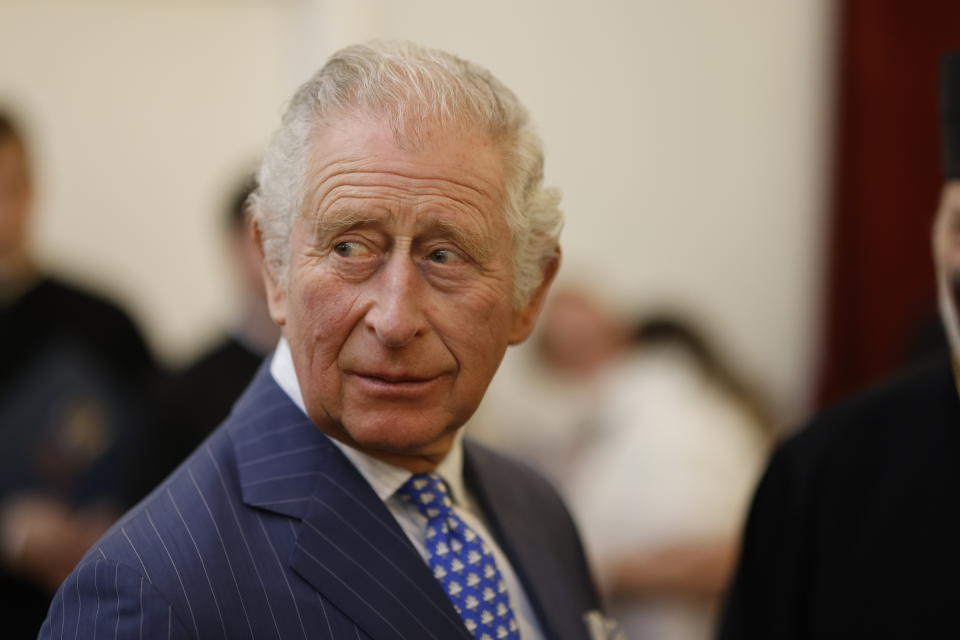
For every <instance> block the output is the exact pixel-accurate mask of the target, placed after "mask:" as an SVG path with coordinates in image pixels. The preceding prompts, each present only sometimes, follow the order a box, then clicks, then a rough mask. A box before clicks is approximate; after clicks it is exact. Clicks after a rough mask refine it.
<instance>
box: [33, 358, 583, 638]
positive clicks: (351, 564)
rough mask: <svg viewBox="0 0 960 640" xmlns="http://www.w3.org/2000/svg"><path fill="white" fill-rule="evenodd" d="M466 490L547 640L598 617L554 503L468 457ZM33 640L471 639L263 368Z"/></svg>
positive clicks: (574, 538) (66, 590)
mask: <svg viewBox="0 0 960 640" xmlns="http://www.w3.org/2000/svg"><path fill="white" fill-rule="evenodd" d="M464 457H465V462H464V474H465V477H466V481H467V483H468V485H469V486H470V488H471V490H472V491H473V492H474V493H475V494H476V496H477V499H478V501H479V503H480V504H481V506H482V508H483V509H484V510H485V513H486V515H487V517H488V520H489V523H490V525H491V530H492V532H493V535H495V536H496V537H497V539H498V541H499V542H500V544H501V545H502V548H503V550H504V552H505V553H506V554H507V556H508V557H509V558H510V561H511V563H512V564H513V566H514V569H515V570H516V572H517V574H518V577H519V578H520V580H521V581H522V582H523V584H524V586H525V588H526V590H527V593H528V595H529V597H530V599H531V602H532V604H533V607H534V609H535V611H536V613H537V616H538V618H539V621H540V623H541V626H542V627H543V629H544V631H545V633H546V635H547V636H548V637H549V638H557V639H560V640H579V639H583V638H587V637H588V635H587V630H586V628H585V626H584V623H583V621H582V615H583V613H584V612H585V611H586V610H592V609H596V608H597V606H598V605H597V597H596V593H595V590H594V588H593V585H592V582H591V580H590V576H589V572H588V569H587V564H586V561H585V559H584V555H583V551H582V548H581V545H580V540H579V538H578V535H577V532H576V530H575V528H574V525H573V523H572V521H571V519H570V517H569V515H568V514H567V511H566V509H565V508H564V506H563V504H562V503H561V501H560V499H559V498H558V497H557V495H556V494H555V493H554V491H553V489H552V488H551V487H550V486H549V485H548V484H547V483H546V482H545V481H544V480H542V479H541V478H540V477H539V476H538V475H536V474H534V473H533V472H532V471H530V470H528V469H527V468H526V467H524V466H522V465H519V464H517V463H515V462H512V461H510V460H508V459H506V458H504V457H502V456H500V455H498V454H495V453H493V452H492V451H490V450H488V449H485V448H482V447H480V446H479V445H477V444H474V443H466V445H465V456H464ZM40 637H41V638H60V637H69V638H101V637H103V638H115V637H119V638H131V637H138V638H139V637H143V638H202V639H203V640H207V639H209V638H229V639H230V640H234V639H238V638H256V639H257V640H260V639H262V638H284V639H286V638H336V639H341V638H350V639H354V638H360V639H367V638H370V639H372V640H390V639H394V638H406V639H409V640H423V639H427V638H433V639H437V640H446V639H456V638H462V639H464V640H466V639H468V638H470V637H471V636H470V634H469V633H468V632H467V630H466V629H465V627H464V625H463V623H462V621H461V620H460V618H459V616H458V615H457V613H456V611H455V610H454V609H453V606H452V605H451V603H450V601H449V599H448V598H447V596H446V594H445V593H444V591H443V589H442V587H441V586H440V584H439V583H438V582H437V581H436V580H435V579H434V577H433V575H432V573H431V571H430V569H429V567H428V566H427V564H426V563H425V562H424V561H423V559H422V558H421V556H420V555H419V554H418V553H417V551H416V550H415V548H414V547H413V545H412V544H411V543H410V541H409V540H408V539H407V537H406V536H405V535H404V533H403V531H402V530H401V529H400V526H399V525H398V524H397V522H396V520H395V519H394V518H393V517H392V516H391V515H390V513H389V511H388V510H387V508H386V506H385V505H384V504H383V502H382V501H381V500H380V499H379V498H378V497H377V496H376V494H375V493H374V491H373V489H372V488H371V487H370V485H369V484H368V483H367V482H366V481H365V480H364V479H363V477H362V476H361V475H360V474H359V472H358V471H357V470H356V469H355V468H354V467H353V465H352V464H351V463H350V462H349V461H348V460H347V459H346V458H345V457H344V456H343V454H342V453H341V452H340V451H339V450H338V449H337V447H336V446H335V445H334V444H333V443H332V442H331V441H330V440H329V439H328V438H327V436H325V435H324V434H323V433H322V432H321V431H320V430H319V429H318V428H317V427H316V426H315V425H313V424H312V423H311V422H310V421H309V419H308V418H307V417H306V416H304V414H303V413H302V412H301V411H300V410H299V409H298V408H297V407H296V406H295V405H294V404H293V402H291V400H290V399H289V397H288V396H287V395H286V394H285V393H284V392H283V391H282V390H281V389H280V388H279V387H278V386H277V384H276V383H275V382H274V380H273V378H272V377H271V375H270V372H269V369H268V366H267V365H264V366H263V367H261V369H260V371H259V373H258V374H257V376H256V377H255V378H254V380H253V382H252V383H251V384H250V386H249V387H248V389H247V390H246V392H245V393H244V395H243V396H242V397H241V398H240V400H239V401H238V402H237V405H236V406H235V408H234V410H233V412H232V413H231V415H230V416H229V417H228V418H227V420H226V421H225V422H224V424H222V425H221V426H220V427H219V428H218V429H217V430H216V431H214V433H213V434H212V435H211V436H210V438H209V439H208V440H206V441H205V442H204V443H203V444H202V445H201V446H200V448H199V449H197V450H196V451H195V452H194V453H193V454H192V455H191V456H190V457H189V458H187V460H186V461H185V462H184V463H183V464H182V465H181V466H180V467H179V468H178V469H177V470H176V471H174V473H173V474H172V475H171V476H170V477H168V478H167V479H166V480H165V481H164V482H163V483H162V484H161V485H160V486H159V487H157V489H155V490H154V491H153V492H152V493H151V494H150V495H149V496H148V497H147V498H145V499H144V500H143V501H142V502H141V503H140V504H139V505H137V506H136V507H134V508H133V509H132V510H131V511H130V512H129V513H128V514H127V515H125V516H124V517H123V518H122V519H121V520H120V521H119V522H118V523H117V524H116V525H115V526H114V527H113V528H112V529H111V530H110V531H109V532H107V534H106V535H105V536H104V537H103V538H102V539H101V540H100V541H99V542H98V543H97V544H96V545H94V547H93V548H92V549H91V550H90V552H89V553H88V554H87V556H86V557H85V559H84V560H83V561H82V562H81V563H80V564H79V565H78V566H77V567H76V569H74V571H73V573H72V574H71V575H70V577H69V578H68V579H67V580H66V581H65V582H64V584H63V585H62V586H61V587H60V590H59V591H58V592H57V595H56V596H55V598H54V601H53V604H52V605H51V608H50V611H49V613H48V616H47V620H46V622H45V623H44V626H43V628H42V630H41V632H40Z"/></svg>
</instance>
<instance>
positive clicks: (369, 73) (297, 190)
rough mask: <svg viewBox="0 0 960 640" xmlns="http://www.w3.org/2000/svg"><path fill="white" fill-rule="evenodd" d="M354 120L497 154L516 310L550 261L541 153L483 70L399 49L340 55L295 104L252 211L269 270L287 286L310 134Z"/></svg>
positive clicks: (553, 227)
mask: <svg viewBox="0 0 960 640" xmlns="http://www.w3.org/2000/svg"><path fill="white" fill-rule="evenodd" d="M357 113H369V114H375V115H377V116H378V117H382V118H386V120H387V122H388V123H389V124H390V127H391V129H392V130H393V133H394V136H395V138H396V140H397V143H398V144H401V145H412V146H417V145H419V144H421V143H422V141H423V140H424V139H425V137H426V136H428V135H429V134H430V132H431V130H434V128H435V127H436V126H438V125H440V126H444V127H454V128H457V129H459V130H469V131H475V132H479V133H481V134H483V135H485V136H487V137H488V138H489V139H490V140H491V141H493V142H496V143H499V144H501V146H502V148H503V149H504V152H505V154H504V168H505V176H506V179H505V182H506V184H505V193H506V199H505V200H506V202H505V206H504V209H505V210H504V214H505V216H506V219H507V224H508V225H509V227H510V233H511V237H512V241H513V248H514V255H513V270H514V296H513V302H514V305H515V306H517V307H521V306H523V305H524V304H525V303H526V302H527V301H528V300H529V299H530V296H531V295H532V294H533V292H534V290H535V289H536V288H537V287H538V286H539V285H540V283H541V282H542V280H543V276H544V267H545V266H546V264H547V263H548V262H549V260H550V259H551V258H554V257H555V256H557V255H558V243H557V240H558V237H559V234H560V228H561V226H562V224H563V214H562V213H561V211H560V209H559V201H560V195H559V192H558V191H557V190H556V189H547V188H544V187H543V185H542V183H543V149H542V147H541V144H540V139H539V138H538V136H537V135H536V133H535V132H534V131H533V129H532V126H531V124H530V119H529V115H528V114H527V110H526V109H525V108H524V107H523V105H521V104H520V101H519V100H517V97H516V96H515V95H514V94H513V92H512V91H510V90H509V89H508V88H507V87H506V86H504V85H503V84H502V83H501V82H500V81H499V80H497V79H496V78H494V77H493V75H492V74H491V73H490V72H489V71H487V70H486V69H484V68H482V67H480V66H478V65H475V64H473V63H471V62H468V61H466V60H463V59H461V58H458V57H456V56H454V55H452V54H449V53H446V52H444V51H439V50H435V49H427V48H425V47H421V46H419V45H415V44H412V43H406V42H374V43H371V44H367V45H355V46H351V47H347V48H346V49H342V50H340V51H338V52H337V53H335V54H333V56H332V57H331V58H330V59H329V60H328V61H327V63H326V64H325V65H324V66H323V68H321V69H320V70H319V71H318V72H317V73H316V74H315V75H314V76H313V77H312V78H310V80H308V81H307V82H306V83H304V84H303V85H302V86H301V87H300V88H299V89H298V90H297V91H296V93H295V94H294V96H293V98H292V99H291V101H290V104H289V106H288V107H287V110H286V113H285V114H284V116H283V121H282V124H281V126H280V129H278V130H277V131H276V133H274V135H273V137H272V138H271V140H270V143H269V144H268V146H267V149H266V152H265V154H264V159H263V163H262V165H261V167H260V171H259V173H258V174H257V185H258V186H257V188H256V190H255V191H254V193H253V195H252V196H251V199H250V211H251V214H252V216H253V219H254V220H255V221H256V223H257V225H258V226H259V228H260V232H261V235H262V238H263V242H264V252H265V255H266V261H267V268H268V269H269V271H270V273H271V275H272V276H273V277H274V279H275V280H276V281H277V282H278V283H279V284H280V285H281V286H284V287H285V286H286V284H287V268H288V262H289V244H290V232H291V229H292V227H293V221H294V219H295V217H296V216H297V215H298V213H299V212H300V211H301V208H302V207H303V204H304V199H305V197H306V192H307V181H308V176H309V166H310V159H311V158H310V156H311V151H312V147H311V140H313V139H314V138H315V137H316V132H317V127H318V125H320V124H322V123H324V122H329V121H331V120H333V119H335V118H337V117H345V116H349V115H352V114H357Z"/></svg>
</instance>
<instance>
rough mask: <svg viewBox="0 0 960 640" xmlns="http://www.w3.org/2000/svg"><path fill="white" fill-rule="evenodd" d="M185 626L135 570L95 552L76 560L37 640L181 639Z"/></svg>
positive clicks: (165, 600)
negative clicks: (69, 638) (70, 639)
mask: <svg viewBox="0 0 960 640" xmlns="http://www.w3.org/2000/svg"><path fill="white" fill-rule="evenodd" d="M186 628H187V627H186V626H185V621H184V620H182V619H181V618H180V616H179V614H178V612H176V611H175V610H174V607H173V606H172V605H171V603H170V602H168V601H167V599H166V598H164V596H163V595H162V594H161V593H160V592H159V591H157V589H156V588H155V587H154V585H152V584H151V583H150V581H149V580H147V578H146V577H145V576H144V575H143V573H142V572H141V571H139V570H138V569H136V568H134V567H131V566H128V565H126V564H124V563H122V562H118V561H116V560H111V559H109V558H106V557H105V556H103V555H102V553H98V554H94V555H91V556H88V557H87V558H86V559H85V560H84V561H83V562H81V563H80V564H79V565H78V566H77V567H76V568H75V569H74V570H73V572H72V573H71V574H70V576H68V577H67V579H66V580H65V581H64V583H63V584H62V585H61V586H60V588H59V589H58V590H57V593H56V594H55V595H54V597H53V600H52V601H51V603H50V610H49V612H48V614H47V618H46V620H45V621H44V623H43V626H42V627H41V629H40V635H39V638H40V639H41V640H46V639H48V638H62V637H64V632H66V635H67V636H70V634H71V633H72V637H80V638H94V639H95V638H108V637H109V638H115V637H133V636H134V634H136V635H137V636H138V637H140V638H184V637H188V634H187V632H186ZM191 628H192V627H191ZM189 635H190V636H193V635H194V634H189Z"/></svg>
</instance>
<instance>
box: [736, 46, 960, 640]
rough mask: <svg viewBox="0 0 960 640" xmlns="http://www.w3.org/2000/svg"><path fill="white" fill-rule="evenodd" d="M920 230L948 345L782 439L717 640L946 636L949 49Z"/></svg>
mask: <svg viewBox="0 0 960 640" xmlns="http://www.w3.org/2000/svg"><path fill="white" fill-rule="evenodd" d="M943 71H944V73H943V96H944V104H943V107H944V108H943V115H944V125H945V126H944V142H945V144H944V150H945V159H946V163H945V164H946V175H947V181H946V183H945V185H944V189H943V196H942V199H941V204H940V210H939V213H938V217H937V222H936V224H935V230H934V256H935V262H936V264H937V281H938V289H939V292H940V307H941V316H942V318H943V321H944V328H945V330H946V334H947V338H948V342H949V343H950V349H944V350H942V352H941V353H939V354H937V355H933V356H931V357H930V358H929V360H928V361H926V362H925V363H922V364H918V365H916V366H914V367H913V368H911V369H910V370H908V371H907V372H905V373H903V374H902V375H900V376H899V377H897V378H895V379H894V380H892V381H889V382H887V383H885V384H883V385H881V386H879V387H876V388H874V389H872V390H869V391H867V392H865V393H862V394H860V395H859V396H857V397H855V398H853V399H850V400H848V401H846V402H844V403H843V404H841V405H840V406H838V407H836V408H833V409H831V410H829V411H827V412H826V413H824V414H822V415H821V416H819V417H817V418H815V419H814V420H813V422H812V423H811V424H810V425H809V426H808V427H807V428H806V429H803V430H802V431H801V432H799V434H798V435H796V436H794V437H793V438H791V439H789V440H788V441H787V442H785V443H784V444H783V445H782V446H781V447H780V448H779V449H778V450H777V451H776V453H775V454H774V455H773V457H772V460H771V461H770V463H769V466H768V469H767V471H766V474H765V476H764V477H763V479H762V481H761V483H760V486H759V488H758V490H757V493H756V495H755V498H754V503H753V506H752V508H751V513H750V516H749V518H748V522H747V526H746V531H745V535H744V538H743V544H742V552H741V558H740V562H739V567H738V570H737V575H736V578H735V579H734V582H733V585H732V588H731V590H730V593H729V596H728V601H727V606H726V610H725V614H724V619H723V623H722V625H721V629H720V634H719V637H720V638H721V639H722V640H761V639H762V640H800V639H810V638H816V639H821V638H822V639H827V638H838V639H839V638H843V639H850V638H954V637H958V636H960V616H958V611H960V589H958V588H957V580H958V579H960V544H958V541H960V510H958V503H960V399H958V392H957V382H956V380H957V377H956V367H955V363H956V362H957V354H960V325H958V323H957V316H958V314H957V305H956V302H957V297H956V295H955V294H954V291H955V287H954V283H955V282H957V281H958V279H957V274H958V273H960V54H955V55H952V56H948V57H947V58H946V59H945V63H944V67H943Z"/></svg>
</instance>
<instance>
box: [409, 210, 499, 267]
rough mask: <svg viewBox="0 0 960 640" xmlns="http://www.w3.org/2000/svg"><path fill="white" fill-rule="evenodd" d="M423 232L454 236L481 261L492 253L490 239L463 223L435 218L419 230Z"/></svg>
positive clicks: (457, 242)
mask: <svg viewBox="0 0 960 640" xmlns="http://www.w3.org/2000/svg"><path fill="white" fill-rule="evenodd" d="M419 232H420V233H421V234H423V233H436V234H439V235H443V236H447V237H449V238H452V239H453V241H454V242H455V243H456V244H458V245H460V246H461V247H463V248H464V250H465V251H466V252H467V253H469V254H470V256H471V257H472V258H474V259H476V260H479V261H480V262H484V261H486V260H488V259H489V258H490V255H491V253H492V251H491V249H490V242H489V239H488V238H486V237H485V236H484V235H483V234H481V233H478V232H475V231H473V230H472V229H465V228H463V227H462V226H461V225H457V224H454V223H453V222H451V221H449V220H445V219H443V218H434V219H432V220H430V221H429V222H428V223H427V224H425V225H424V226H423V227H422V228H421V229H420V231H419Z"/></svg>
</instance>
